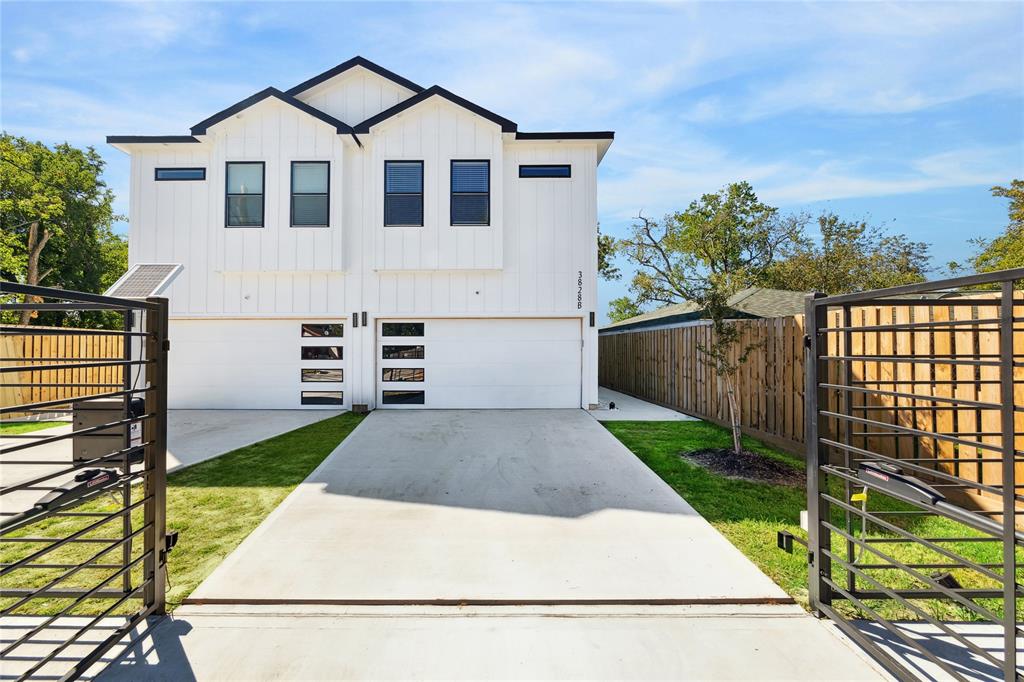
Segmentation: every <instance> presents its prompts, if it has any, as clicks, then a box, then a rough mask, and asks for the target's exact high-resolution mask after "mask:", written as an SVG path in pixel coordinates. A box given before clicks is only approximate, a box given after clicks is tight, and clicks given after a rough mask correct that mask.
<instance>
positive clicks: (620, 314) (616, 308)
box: [608, 296, 643, 322]
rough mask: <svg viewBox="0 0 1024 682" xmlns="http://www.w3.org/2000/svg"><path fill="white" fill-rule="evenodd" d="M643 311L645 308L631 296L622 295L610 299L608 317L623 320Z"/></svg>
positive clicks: (613, 319) (614, 320)
mask: <svg viewBox="0 0 1024 682" xmlns="http://www.w3.org/2000/svg"><path fill="white" fill-rule="evenodd" d="M642 313H643V309H642V308H640V306H638V305H637V304H636V302H635V301H633V299H631V298H630V297H629V296H620V297H619V298H613V299H612V300H610V301H608V319H609V320H611V321H612V322H622V321H623V320H628V319H629V318H631V317H636V316H637V315H640V314H642Z"/></svg>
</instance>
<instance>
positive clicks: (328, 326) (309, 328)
mask: <svg viewBox="0 0 1024 682" xmlns="http://www.w3.org/2000/svg"><path fill="white" fill-rule="evenodd" d="M302 335H303V336H316V337H338V338H340V337H342V336H344V335H345V327H344V325H342V324H341V323H340V322H330V323H325V324H321V323H312V324H304V325H302Z"/></svg>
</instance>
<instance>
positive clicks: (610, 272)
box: [597, 225, 622, 280]
mask: <svg viewBox="0 0 1024 682" xmlns="http://www.w3.org/2000/svg"><path fill="white" fill-rule="evenodd" d="M617 250H618V247H617V246H616V243H615V237H613V236H611V235H610V234H601V226H600V225H599V226H598V228H597V274H598V275H600V276H601V278H602V279H607V280H612V279H620V278H621V277H622V273H621V272H620V271H619V268H618V266H617V265H615V263H613V262H612V258H613V257H614V256H615V252H616V251H617Z"/></svg>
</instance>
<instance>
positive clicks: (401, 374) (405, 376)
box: [381, 367, 424, 381]
mask: <svg viewBox="0 0 1024 682" xmlns="http://www.w3.org/2000/svg"><path fill="white" fill-rule="evenodd" d="M423 377H424V372H423V368H422V367H384V368H383V369H382V370H381V381H423V380H424V378H423Z"/></svg>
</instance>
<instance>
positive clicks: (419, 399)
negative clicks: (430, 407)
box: [382, 391, 424, 405]
mask: <svg viewBox="0 0 1024 682" xmlns="http://www.w3.org/2000/svg"><path fill="white" fill-rule="evenodd" d="M382 397H383V399H384V404H385V405H422V404H423V397H424V393H423V391H384V395H383V396H382Z"/></svg>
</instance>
